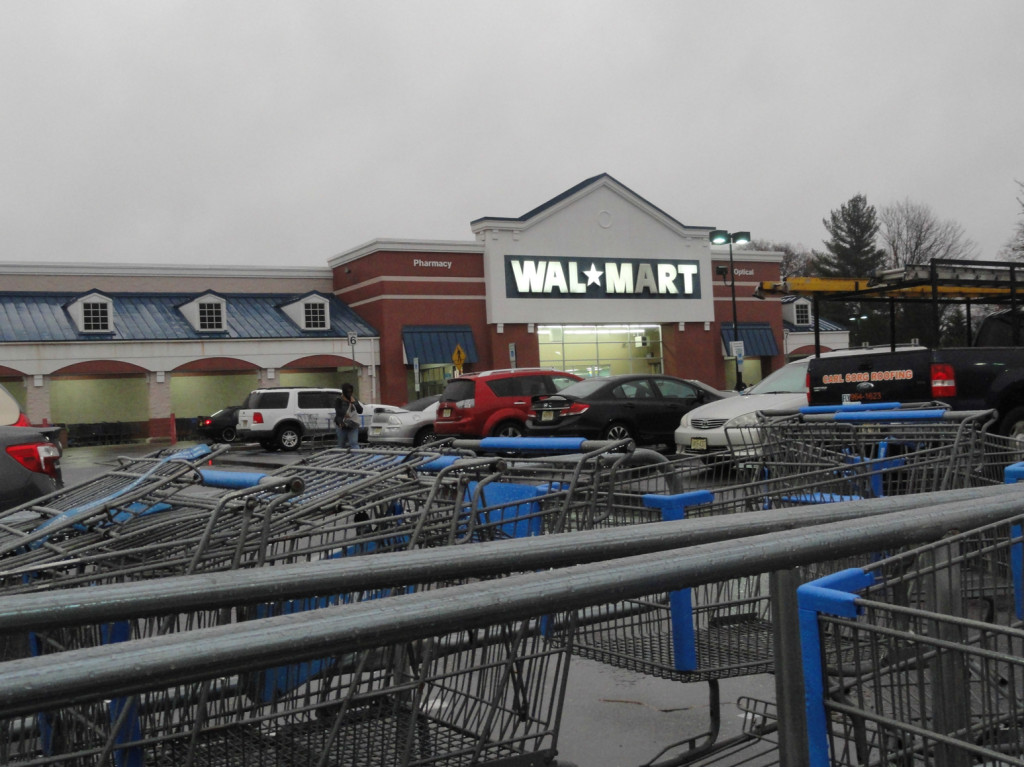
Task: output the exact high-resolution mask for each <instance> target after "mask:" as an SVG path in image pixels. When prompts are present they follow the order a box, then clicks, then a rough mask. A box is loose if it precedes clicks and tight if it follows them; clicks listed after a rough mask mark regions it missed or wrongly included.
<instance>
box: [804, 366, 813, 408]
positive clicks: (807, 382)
mask: <svg viewBox="0 0 1024 767" xmlns="http://www.w3.org/2000/svg"><path fill="white" fill-rule="evenodd" d="M804 391H805V392H806V394H807V404H808V405H810V404H811V374H810V372H808V373H807V375H806V376H805V377H804Z"/></svg>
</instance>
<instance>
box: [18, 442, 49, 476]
mask: <svg viewBox="0 0 1024 767" xmlns="http://www.w3.org/2000/svg"><path fill="white" fill-rule="evenodd" d="M7 454H8V455H10V456H11V458H13V459H14V460H15V461H17V462H18V463H20V464H21V465H22V466H24V467H25V468H26V469H28V470H29V471H34V472H36V473H38V474H47V475H49V476H51V477H56V476H57V467H58V466H59V462H60V450H58V449H57V446H56V445H52V444H50V443H49V442H34V443H32V444H31V445H11V446H10V447H8V448H7Z"/></svg>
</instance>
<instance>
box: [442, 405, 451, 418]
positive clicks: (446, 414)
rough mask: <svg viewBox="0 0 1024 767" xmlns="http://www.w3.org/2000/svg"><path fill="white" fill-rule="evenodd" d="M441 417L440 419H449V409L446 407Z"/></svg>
mask: <svg viewBox="0 0 1024 767" xmlns="http://www.w3.org/2000/svg"><path fill="white" fill-rule="evenodd" d="M441 417H442V418H451V417H452V409H451V408H450V407H446V408H445V409H444V410H442V411H441Z"/></svg>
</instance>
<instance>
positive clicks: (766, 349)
mask: <svg viewBox="0 0 1024 767" xmlns="http://www.w3.org/2000/svg"><path fill="white" fill-rule="evenodd" d="M736 330H737V331H738V333H739V337H740V340H741V341H742V342H743V353H744V354H745V355H746V356H748V357H774V356H775V355H777V354H778V353H779V346H778V344H776V343H775V335H774V334H773V333H772V328H771V325H769V324H768V323H767V322H740V323H739V324H738V325H737V326H736ZM734 338H735V336H734V335H733V332H732V323H731V322H724V323H722V341H723V342H724V343H725V348H726V349H728V348H729V344H730V343H731V342H732V341H733V339H734Z"/></svg>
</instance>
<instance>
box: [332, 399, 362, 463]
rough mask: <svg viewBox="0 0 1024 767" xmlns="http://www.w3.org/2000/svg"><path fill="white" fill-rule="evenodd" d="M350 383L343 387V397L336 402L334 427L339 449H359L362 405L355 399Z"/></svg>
mask: <svg viewBox="0 0 1024 767" xmlns="http://www.w3.org/2000/svg"><path fill="white" fill-rule="evenodd" d="M354 391H355V390H354V388H353V386H352V384H350V383H345V384H342V385H341V396H340V397H338V399H336V400H335V401H334V425H335V433H336V434H337V435H338V447H347V448H351V449H355V448H357V447H359V414H360V413H362V412H363V406H362V403H360V402H359V400H357V399H356V398H355V394H354V393H353V392H354Z"/></svg>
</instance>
